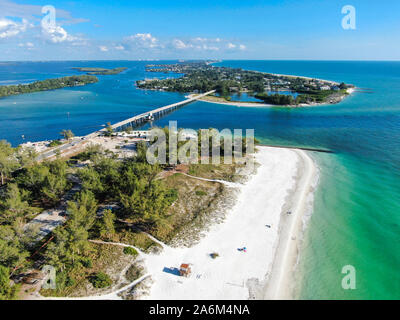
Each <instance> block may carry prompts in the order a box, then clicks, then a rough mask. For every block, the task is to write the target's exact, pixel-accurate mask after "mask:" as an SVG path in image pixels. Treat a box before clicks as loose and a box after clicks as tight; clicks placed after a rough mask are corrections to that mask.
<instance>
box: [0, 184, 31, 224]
mask: <svg viewBox="0 0 400 320" xmlns="http://www.w3.org/2000/svg"><path fill="white" fill-rule="evenodd" d="M27 199H28V191H26V190H24V189H19V188H18V185H17V184H15V183H12V184H9V185H8V186H7V192H6V196H5V199H4V200H3V201H2V202H1V207H2V208H3V210H4V212H3V213H2V214H1V215H0V222H2V223H10V224H11V223H12V222H13V221H15V219H16V218H18V217H23V216H25V215H26V214H27V213H29V212H30V209H31V208H30V206H29V203H28V201H26V200H27Z"/></svg>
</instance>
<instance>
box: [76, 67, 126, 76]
mask: <svg viewBox="0 0 400 320" xmlns="http://www.w3.org/2000/svg"><path fill="white" fill-rule="evenodd" d="M72 69H77V70H79V71H82V72H86V73H87V74H90V75H112V74H118V73H121V72H122V71H124V70H126V69H128V68H126V67H120V68H114V69H106V68H90V67H84V68H79V67H77V68H72Z"/></svg>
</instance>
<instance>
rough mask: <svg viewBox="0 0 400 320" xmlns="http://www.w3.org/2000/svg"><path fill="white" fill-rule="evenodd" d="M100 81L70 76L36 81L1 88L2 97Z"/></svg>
mask: <svg viewBox="0 0 400 320" xmlns="http://www.w3.org/2000/svg"><path fill="white" fill-rule="evenodd" d="M98 81H99V80H98V79H97V77H94V76H87V75H82V76H70V77H63V78H57V79H46V80H41V81H35V82H33V83H29V84H19V85H11V86H0V97H6V96H10V95H16V94H22V93H31V92H37V91H47V90H54V89H60V88H65V87H75V86H83V85H85V84H88V83H95V82H98Z"/></svg>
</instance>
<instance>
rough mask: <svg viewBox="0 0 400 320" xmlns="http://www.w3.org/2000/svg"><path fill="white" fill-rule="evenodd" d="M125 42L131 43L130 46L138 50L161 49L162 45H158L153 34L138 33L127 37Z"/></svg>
mask: <svg viewBox="0 0 400 320" xmlns="http://www.w3.org/2000/svg"><path fill="white" fill-rule="evenodd" d="M125 42H127V43H129V45H130V46H133V47H137V48H158V47H161V45H160V44H159V43H158V39H157V38H156V37H153V36H152V35H151V33H136V34H134V35H131V36H128V37H126V38H125Z"/></svg>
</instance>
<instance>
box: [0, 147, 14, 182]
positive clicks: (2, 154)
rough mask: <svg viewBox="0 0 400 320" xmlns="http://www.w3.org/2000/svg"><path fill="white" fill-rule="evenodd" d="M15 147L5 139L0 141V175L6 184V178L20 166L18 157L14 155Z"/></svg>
mask: <svg viewBox="0 0 400 320" xmlns="http://www.w3.org/2000/svg"><path fill="white" fill-rule="evenodd" d="M14 153H15V151H14V149H13V148H12V147H11V145H10V144H9V143H8V142H7V141H5V140H1V141H0V176H1V185H3V184H4V182H5V178H7V176H8V175H9V174H10V173H11V172H12V171H13V170H15V169H16V168H18V161H17V158H16V157H15V156H14Z"/></svg>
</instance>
